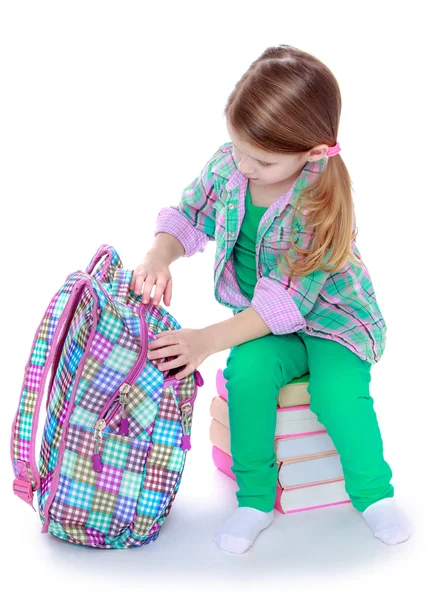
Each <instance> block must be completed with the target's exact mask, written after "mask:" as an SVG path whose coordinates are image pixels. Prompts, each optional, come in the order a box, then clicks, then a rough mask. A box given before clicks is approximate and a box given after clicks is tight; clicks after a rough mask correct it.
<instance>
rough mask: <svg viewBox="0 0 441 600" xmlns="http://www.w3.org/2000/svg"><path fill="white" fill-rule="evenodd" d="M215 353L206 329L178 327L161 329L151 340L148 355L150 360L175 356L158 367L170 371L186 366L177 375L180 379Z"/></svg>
mask: <svg viewBox="0 0 441 600" xmlns="http://www.w3.org/2000/svg"><path fill="white" fill-rule="evenodd" d="M213 353H214V346H213V343H212V341H211V338H210V337H209V336H208V334H207V332H206V331H205V330H204V329H176V330H174V331H160V332H159V333H158V335H157V339H156V340H154V341H153V342H150V344H149V351H148V353H147V356H148V358H149V359H150V360H151V359H153V360H155V359H158V358H164V357H168V356H175V357H176V358H175V359H174V360H170V361H166V362H163V363H161V364H160V365H159V366H158V369H159V370H160V371H168V370H169V369H174V368H176V367H181V366H184V367H185V368H184V369H183V370H182V371H179V373H178V374H177V375H176V379H178V380H179V379H183V378H184V377H187V375H190V373H193V371H195V370H196V369H197V368H198V366H199V365H200V364H201V363H202V362H204V360H205V359H206V358H207V356H210V354H213Z"/></svg>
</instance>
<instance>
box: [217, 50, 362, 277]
mask: <svg viewBox="0 0 441 600" xmlns="http://www.w3.org/2000/svg"><path fill="white" fill-rule="evenodd" d="M340 112H341V96H340V88H339V86H338V83H337V80H336V79H335V77H334V75H333V74H332V73H331V71H330V70H329V68H328V67H326V65H324V64H323V63H322V62H321V61H320V60H318V59H317V58H315V57H314V56H312V55H311V54H308V53H307V52H303V51H302V50H299V49H297V48H294V47H293V46H289V45H286V44H282V45H279V46H271V47H269V48H267V49H266V50H265V51H264V52H263V53H262V54H261V55H260V56H259V57H258V58H257V59H256V60H255V61H254V62H253V63H252V64H251V66H250V67H249V69H248V70H247V71H246V73H245V74H244V75H243V76H242V77H241V79H240V80H239V81H238V82H237V84H236V86H235V88H234V90H233V91H232V93H231V94H230V96H229V97H228V101H227V104H226V107H225V115H226V117H227V119H228V121H229V122H230V123H231V125H232V127H233V128H234V130H235V131H236V132H237V133H238V135H240V136H241V137H242V138H243V139H244V140H245V141H246V142H247V143H249V144H250V145H253V146H254V147H255V148H259V149H261V150H265V151H267V152H275V153H279V154H284V153H286V154H290V153H294V152H306V151H308V150H310V149H311V148H313V147H314V146H316V145H318V144H327V145H328V146H330V147H331V146H334V145H335V144H336V143H337V141H338V125H339V120H340ZM300 205H301V206H302V209H306V210H307V212H305V215H306V216H305V218H306V226H307V227H308V228H309V230H310V231H311V232H313V235H312V236H311V243H310V246H309V248H308V249H302V250H300V249H299V248H298V247H297V246H296V244H295V242H294V239H293V238H294V236H292V238H291V248H292V249H294V251H295V256H296V259H295V260H294V261H291V260H290V259H289V257H288V253H287V254H286V255H285V256H284V258H285V259H286V263H287V265H288V269H289V273H287V275H288V277H296V276H303V275H308V274H309V273H312V272H313V271H315V270H317V269H321V270H323V271H327V272H332V271H335V272H337V271H339V270H340V269H341V268H342V267H343V265H345V264H346V263H347V261H348V260H349V261H351V262H352V261H354V262H356V263H359V264H362V261H361V260H358V258H357V257H356V256H355V254H354V253H353V248H354V245H355V239H356V237H357V233H358V230H357V229H356V225H355V215H354V205H353V199H352V188H351V180H350V177H349V173H348V170H347V169H346V166H345V163H344V162H343V159H342V157H341V156H340V154H337V155H335V156H332V157H330V158H327V163H326V167H325V169H324V171H323V172H322V173H321V174H320V176H319V177H317V178H316V179H315V181H313V182H312V183H311V184H310V185H308V186H306V188H305V189H304V190H302V191H301V192H300V195H299V199H298V203H297V205H296V208H297V210H299V206H300ZM325 255H326V259H325ZM278 263H280V257H279V258H278ZM279 266H280V264H279Z"/></svg>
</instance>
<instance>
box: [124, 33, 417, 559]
mask: <svg viewBox="0 0 441 600" xmlns="http://www.w3.org/2000/svg"><path fill="white" fill-rule="evenodd" d="M340 111H341V97H340V90H339V86H338V83H337V81H336V80H335V77H334V76H333V74H332V73H331V72H330V70H329V69H328V68H327V67H326V66H325V65H324V64H323V63H322V62H320V61H319V60H318V59H317V58H315V57H314V56H311V55H310V54H307V53H306V52H302V51H301V50H298V49H297V48H293V47H292V46H288V45H281V46H278V47H270V48H268V49H267V50H266V51H265V52H263V54H262V55H261V56H260V57H259V58H258V59H257V60H255V61H254V62H253V63H252V64H251V66H250V68H249V69H248V71H247V72H246V73H245V74H244V75H243V77H242V78H241V79H240V81H239V82H238V83H237V84H236V87H235V89H234V91H233V92H232V93H231V95H230V97H229V98H228V102H227V105H226V108H225V115H226V122H227V129H228V133H229V135H230V138H231V141H232V142H231V143H230V142H229V143H226V144H223V145H222V146H221V147H220V148H219V149H218V150H217V152H216V153H215V154H214V155H213V156H212V158H211V159H210V160H209V161H208V163H207V164H206V165H205V167H204V169H203V170H202V173H201V174H200V176H199V177H197V178H196V179H195V180H194V181H193V182H192V183H191V184H190V185H188V186H187V187H186V188H185V190H184V192H183V194H182V199H181V202H180V203H179V205H178V206H172V207H167V208H164V209H162V210H161V211H160V213H159V216H158V222H157V227H156V230H155V241H154V245H153V247H152V248H151V249H150V250H149V251H148V252H147V255H146V258H145V260H144V262H143V263H142V264H141V265H140V266H139V267H137V269H135V271H134V274H133V278H132V282H131V284H130V289H134V290H135V293H136V294H138V295H140V294H141V289H142V286H143V285H144V291H143V302H149V301H150V300H151V298H150V292H151V289H152V287H153V285H155V295H154V298H153V302H154V304H157V303H158V302H159V301H160V299H161V296H162V294H163V295H164V302H165V304H166V305H170V301H171V293H172V278H171V274H170V270H169V265H170V264H171V262H173V261H174V260H176V259H177V258H178V257H180V256H192V255H193V254H195V253H196V252H198V251H203V250H204V248H205V245H206V243H207V241H208V240H214V241H215V242H216V257H215V267H214V281H215V297H216V299H217V300H218V302H220V303H221V304H222V305H224V306H227V307H229V308H231V309H232V310H233V313H234V316H233V317H232V318H231V319H228V320H226V321H223V322H221V323H217V324H215V325H211V326H209V327H206V328H203V329H197V330H195V329H180V330H177V331H174V332H162V333H160V334H159V335H158V339H157V340H155V341H154V342H152V343H151V344H150V346H149V350H150V352H149V354H148V356H149V358H151V359H158V358H162V357H175V358H174V360H169V361H168V362H166V363H165V367H164V366H163V365H164V363H161V366H162V369H164V368H167V369H171V368H175V367H180V366H182V367H183V369H182V371H180V372H179V375H178V379H180V378H182V377H185V376H187V375H188V374H189V373H191V372H192V371H194V370H195V369H196V368H197V367H198V366H199V365H200V364H201V363H202V362H203V361H204V360H205V358H207V356H209V355H210V354H212V353H215V352H219V351H221V350H224V349H228V348H231V351H230V354H229V356H228V359H227V366H226V369H225V370H224V375H225V378H226V380H227V383H226V387H227V389H228V398H229V400H228V410H229V420H230V436H231V453H232V457H233V467H232V468H233V472H234V473H235V476H236V481H237V484H238V486H239V490H238V491H237V493H236V495H237V499H238V508H237V509H236V511H235V513H234V514H233V515H232V516H231V517H230V518H229V519H228V520H227V521H226V523H224V525H223V526H222V528H221V529H220V530H219V531H218V532H217V534H216V536H215V538H214V541H215V542H216V543H217V544H218V545H219V546H220V548H222V549H223V550H225V551H228V552H232V553H237V554H240V553H243V552H245V551H246V550H247V549H248V548H249V547H250V546H251V544H252V543H253V542H254V540H255V538H256V537H257V535H258V534H259V532H260V531H262V530H263V529H265V528H266V527H268V526H269V525H270V523H271V521H272V520H273V507H274V502H275V494H276V482H277V464H276V455H275V449H274V437H275V426H276V408H277V396H278V392H279V390H280V388H281V387H282V386H284V385H286V384H287V383H289V382H290V381H291V380H292V379H294V378H297V377H300V376H302V375H304V374H306V373H308V372H309V373H310V383H309V386H308V392H309V394H310V402H311V405H310V407H311V410H312V411H313V412H314V413H315V414H316V415H317V418H318V420H319V421H320V423H321V424H322V425H323V426H324V427H325V428H326V430H327V432H328V434H329V435H330V437H331V439H332V440H333V443H334V445H335V447H336V449H337V451H338V453H339V455H340V459H341V463H342V467H343V473H344V478H345V486H346V491H347V493H348V495H349V497H350V499H351V502H352V504H353V506H354V507H355V508H356V509H357V510H358V511H360V512H361V513H362V515H363V517H364V519H365V521H366V522H367V524H368V525H369V527H370V528H371V530H372V532H373V533H374V535H375V536H376V537H377V538H379V539H380V540H381V541H382V542H385V543H386V544H397V543H399V542H403V541H405V540H406V539H408V537H409V536H410V534H411V527H410V523H409V521H408V519H407V518H406V516H405V515H404V513H403V512H402V511H401V510H400V508H399V507H398V506H397V505H396V504H395V501H394V499H393V496H394V488H393V486H392V485H391V483H390V480H391V478H392V471H391V468H390V466H389V465H388V463H387V462H386V461H385V459H384V457H383V446H382V439H381V434H380V430H379V427H378V423H377V419H376V415H375V411H374V408H373V399H372V397H371V396H370V393H369V382H370V380H371V375H370V370H371V366H372V364H375V363H376V362H378V361H379V360H380V358H381V356H382V354H383V351H384V348H385V342H386V324H385V322H384V319H383V317H382V314H381V312H380V310H379V307H378V304H377V301H376V297H375V293H374V289H373V286H372V282H371V278H370V275H369V272H368V270H367V268H366V266H365V265H364V263H363V261H362V260H361V258H360V253H359V251H358V249H357V246H356V245H355V239H356V227H355V217H354V209H353V200H352V196H351V182H350V178H349V174H348V171H347V169H346V166H345V164H344V162H343V159H342V157H341V155H340V150H341V149H340V146H339V144H338V142H337V137H338V125H339V118H340Z"/></svg>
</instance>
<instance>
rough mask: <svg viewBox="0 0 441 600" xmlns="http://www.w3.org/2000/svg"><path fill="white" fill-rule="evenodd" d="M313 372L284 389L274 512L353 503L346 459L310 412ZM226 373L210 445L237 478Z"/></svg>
mask: <svg viewBox="0 0 441 600" xmlns="http://www.w3.org/2000/svg"><path fill="white" fill-rule="evenodd" d="M308 382H309V373H308V374H307V375H304V376H303V377H299V378H298V379H293V380H292V381H291V382H290V383H289V384H288V385H286V386H284V387H283V388H281V390H280V392H279V397H278V402H277V404H278V405H277V421H276V435H275V439H274V447H275V453H276V458H277V469H278V481H277V493H276V501H275V504H274V508H275V509H276V510H278V511H279V512H281V513H284V514H287V513H294V512H299V511H303V510H311V509H313V508H322V507H325V506H333V505H336V504H345V503H347V502H350V499H349V496H348V494H347V492H346V490H345V482H344V477H343V470H342V466H341V462H340V456H339V454H338V452H337V450H336V448H335V446H334V444H333V442H332V440H331V438H330V437H329V435H328V433H327V432H326V429H325V428H324V427H323V425H321V423H319V421H318V419H317V417H316V415H315V414H314V413H313V412H312V411H311V408H310V396H309V393H308V391H307V387H308ZM225 383H226V382H225V378H224V376H223V371H222V369H219V370H218V372H217V375H216V388H217V394H218V395H216V396H215V397H214V398H213V399H212V401H211V405H210V416H211V417H212V419H211V424H210V442H211V443H212V444H213V449H212V453H213V461H214V464H215V466H216V467H217V468H218V469H219V470H220V471H222V472H223V473H225V474H226V475H228V476H229V477H231V478H232V479H236V477H235V475H234V473H233V471H232V470H231V466H232V458H231V451H230V428H229V420H228V404H227V403H228V391H227V389H226V387H225Z"/></svg>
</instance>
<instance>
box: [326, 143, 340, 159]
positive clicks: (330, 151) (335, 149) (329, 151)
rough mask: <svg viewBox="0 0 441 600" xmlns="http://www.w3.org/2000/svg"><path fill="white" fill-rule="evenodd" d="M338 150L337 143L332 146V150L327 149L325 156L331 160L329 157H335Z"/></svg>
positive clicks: (338, 145)
mask: <svg viewBox="0 0 441 600" xmlns="http://www.w3.org/2000/svg"><path fill="white" fill-rule="evenodd" d="M340 150H341V148H340V144H339V143H338V142H337V143H336V144H335V146H332V148H329V149H328V151H327V152H326V156H329V158H331V156H335V155H336V154H338V153H339V152H340Z"/></svg>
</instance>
